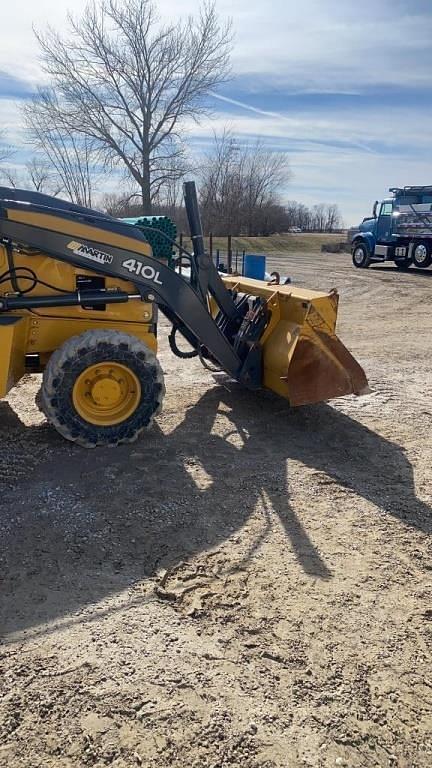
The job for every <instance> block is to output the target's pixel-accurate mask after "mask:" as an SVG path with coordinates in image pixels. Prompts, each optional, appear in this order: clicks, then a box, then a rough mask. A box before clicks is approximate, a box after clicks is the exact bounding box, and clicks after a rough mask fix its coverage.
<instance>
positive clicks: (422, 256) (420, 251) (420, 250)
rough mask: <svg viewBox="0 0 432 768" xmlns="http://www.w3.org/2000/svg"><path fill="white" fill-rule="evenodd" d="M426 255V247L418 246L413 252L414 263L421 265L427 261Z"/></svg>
mask: <svg viewBox="0 0 432 768" xmlns="http://www.w3.org/2000/svg"><path fill="white" fill-rule="evenodd" d="M427 255H428V252H427V249H426V246H424V245H418V246H417V248H416V250H415V256H416V261H417V262H418V263H419V264H423V262H424V261H426V259H427Z"/></svg>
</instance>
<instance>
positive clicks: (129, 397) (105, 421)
mask: <svg viewBox="0 0 432 768" xmlns="http://www.w3.org/2000/svg"><path fill="white" fill-rule="evenodd" d="M72 399H73V404H74V406H75V408H76V410H77V412H78V413H79V415H80V416H81V417H82V418H83V419H85V421H88V422H90V424H95V425H97V426H111V425H114V424H119V423H120V422H122V421H125V420H126V419H127V418H129V416H131V415H132V413H133V412H134V411H135V410H136V408H137V407H138V405H139V402H140V399H141V385H140V383H139V380H138V378H137V376H136V375H135V373H134V372H133V371H132V370H131V369H130V368H128V367H127V366H125V365H122V364H121V363H117V362H110V361H107V362H103V363H98V364H97V365H92V366H89V368H86V369H85V370H84V371H83V372H82V373H81V374H80V375H79V376H78V377H77V379H76V381H75V384H74V387H73V392H72Z"/></svg>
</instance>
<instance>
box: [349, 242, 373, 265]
mask: <svg viewBox="0 0 432 768" xmlns="http://www.w3.org/2000/svg"><path fill="white" fill-rule="evenodd" d="M352 262H353V264H354V266H355V267H356V268H357V269H367V268H368V267H369V265H370V263H371V261H370V258H369V251H368V249H367V246H366V245H365V243H356V245H354V246H353V249H352Z"/></svg>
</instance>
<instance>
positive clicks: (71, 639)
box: [0, 254, 432, 768]
mask: <svg viewBox="0 0 432 768" xmlns="http://www.w3.org/2000/svg"><path fill="white" fill-rule="evenodd" d="M269 267H270V269H274V268H278V269H279V270H280V271H281V272H283V273H288V274H291V275H292V276H293V278H294V279H295V282H297V283H299V284H301V285H306V286H309V287H311V288H313V287H314V288H319V289H330V288H331V287H333V286H336V287H338V288H339V290H340V293H341V311H340V324H339V333H340V336H341V338H342V339H343V340H344V342H345V343H346V344H347V345H348V346H349V347H350V348H351V350H352V351H353V352H354V354H355V355H356V356H357V357H358V359H359V360H360V362H361V363H362V364H363V366H364V367H365V369H366V371H367V374H368V376H369V379H370V384H371V386H372V390H373V391H372V393H371V394H370V395H367V396H366V397H364V398H361V399H356V398H351V397H349V398H343V399H342V400H338V401H335V402H332V403H330V404H321V405H317V406H311V407H305V408H301V409H297V410H290V409H289V408H288V406H287V405H286V404H285V402H284V401H282V400H279V399H278V398H276V397H273V396H272V395H270V394H261V395H260V394H251V393H249V392H246V391H243V390H242V389H241V388H240V387H239V386H238V385H236V384H233V383H230V382H228V381H226V380H224V379H219V380H218V381H215V379H214V378H213V377H212V375H211V374H210V373H208V372H207V371H205V370H204V369H202V368H201V366H200V365H199V363H198V362H196V361H192V362H182V361H179V360H177V359H176V358H173V357H172V355H171V354H170V352H169V351H168V348H167V345H166V343H165V341H164V340H162V344H161V346H162V349H161V362H162V365H163V367H164V370H165V374H166V384H167V395H166V400H165V408H164V411H163V413H162V414H161V415H160V417H159V418H158V420H157V424H155V425H154V427H153V429H152V430H151V431H150V432H149V433H147V434H146V436H145V437H144V438H143V439H141V440H140V441H139V442H138V443H136V444H135V445H133V446H124V447H121V448H118V449H114V450H102V449H99V450H95V451H85V450H83V449H79V448H77V447H75V446H73V445H72V444H69V443H67V442H65V441H63V440H62V439H61V438H60V437H59V436H58V435H57V433H56V432H55V431H53V430H52V429H51V428H50V427H48V425H47V424H46V423H45V422H44V420H43V417H42V416H41V415H40V413H39V412H38V410H37V409H36V407H35V405H34V395H35V393H36V391H37V389H38V387H39V377H37V376H33V377H28V378H26V379H24V380H23V381H22V382H21V384H20V386H19V387H17V388H16V389H15V390H14V391H13V392H12V393H11V394H10V396H9V398H8V399H7V400H6V401H2V402H1V403H0V470H1V480H0V483H1V497H0V498H1V515H0V535H1V541H2V547H1V551H0V588H1V604H0V622H1V632H2V635H1V637H2V640H1V641H0V686H1V687H0V766H2V768H3V766H5V767H6V766H7V767H8V768H24V767H25V768H28V767H30V766H31V768H53V767H54V766H55V768H57V767H61V768H77V767H78V766H97V768H102V766H106V765H109V766H115V767H116V768H130V767H132V766H146V767H148V768H168V766H169V767H170V768H189V767H191V768H227V767H228V766H230V768H300V767H303V766H310V767H311V768H330V766H347V768H348V767H349V768H364V767H367V768H369V766H371V767H372V766H374V767H375V766H376V767H377V768H378V767H379V768H384V767H385V768H430V766H431V765H432V744H431V731H432V718H431V711H432V679H431V665H430V658H431V657H430V648H431V646H430V639H431V635H430V630H431V619H432V603H431V570H432V560H431V558H430V552H429V553H428V538H427V536H428V533H429V531H430V525H431V506H432V484H431V480H430V475H431V465H432V441H431V439H430V436H431V422H432V362H431V356H430V339H431V332H432V312H431V291H432V274H426V273H415V272H411V273H409V274H402V273H399V272H397V271H396V270H393V269H392V268H390V267H384V268H377V267H375V268H373V269H370V270H368V271H363V270H361V271H357V270H354V269H353V268H352V267H351V265H350V261H349V257H348V256H343V255H341V256H339V255H337V256H336V255H330V254H329V255H319V256H318V255H315V256H313V257H312V256H310V257H309V258H308V257H306V256H305V255H304V254H302V255H300V254H298V255H295V254H293V255H290V256H289V257H286V256H282V255H281V256H280V257H277V256H274V257H273V258H272V260H271V261H270V264H269Z"/></svg>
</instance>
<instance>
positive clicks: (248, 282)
mask: <svg viewBox="0 0 432 768" xmlns="http://www.w3.org/2000/svg"><path fill="white" fill-rule="evenodd" d="M223 280H224V283H225V285H226V286H227V288H231V289H232V290H235V291H238V292H240V293H247V294H252V295H253V296H260V297H261V298H263V299H265V300H266V301H267V304H268V308H269V310H270V313H271V318H270V322H269V324H268V326H267V328H266V329H265V331H264V334H263V335H262V336H261V339H260V344H261V345H262V348H263V361H264V374H263V384H264V386H265V387H266V388H267V389H271V390H273V392H276V393H277V394H278V395H281V396H282V397H285V398H286V399H287V400H289V401H290V403H291V405H294V406H296V405H306V404H308V403H318V402H321V401H323V400H329V399H331V398H334V397H341V396H343V395H350V394H355V395H363V394H366V393H367V392H368V391H369V387H368V384H367V379H366V376H365V374H364V371H363V369H362V367H361V366H360V365H359V363H357V361H356V360H355V358H354V357H353V356H352V355H351V353H350V352H349V351H348V350H347V348H346V347H345V346H344V345H343V344H342V342H341V341H340V339H339V338H338V337H337V335H336V321H337V311H338V298H339V297H338V294H337V293H336V292H335V291H333V292H331V293H320V292H318V291H310V290H304V289H302V288H297V287H295V286H293V285H274V284H270V283H266V282H263V281H261V280H253V279H251V278H245V277H237V276H234V275H226V276H223Z"/></svg>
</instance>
